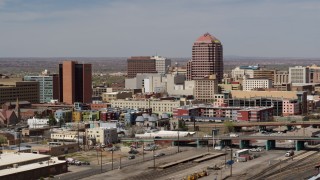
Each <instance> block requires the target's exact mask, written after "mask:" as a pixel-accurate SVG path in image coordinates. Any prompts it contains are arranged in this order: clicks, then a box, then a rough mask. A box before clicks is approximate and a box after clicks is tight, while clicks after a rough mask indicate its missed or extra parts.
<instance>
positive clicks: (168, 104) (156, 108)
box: [111, 99, 184, 113]
mask: <svg viewBox="0 0 320 180" xmlns="http://www.w3.org/2000/svg"><path fill="white" fill-rule="evenodd" d="M182 105H184V103H183V102H182V101H175V100H159V99H146V100H133V99H129V100H114V101H111V107H119V108H131V109H139V108H145V109H147V108H152V112H155V113H168V112H172V111H173V108H177V107H180V106H182Z"/></svg>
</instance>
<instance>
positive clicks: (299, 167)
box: [265, 153, 320, 180]
mask: <svg viewBox="0 0 320 180" xmlns="http://www.w3.org/2000/svg"><path fill="white" fill-rule="evenodd" d="M315 154H318V155H317V156H316V157H314V156H312V155H314V154H312V155H310V156H308V157H305V158H304V159H303V161H299V162H297V163H295V164H291V165H288V166H286V167H285V168H282V169H280V170H278V171H276V172H274V173H272V174H269V175H268V176H267V177H266V176H265V177H266V178H265V179H272V180H273V179H279V180H280V179H284V178H285V177H286V176H288V175H294V174H299V173H301V172H305V171H306V170H309V169H313V168H314V166H316V165H318V164H319V161H320V156H319V153H315ZM311 158H312V159H311ZM306 159H311V161H312V162H307V164H306V163H304V160H306Z"/></svg>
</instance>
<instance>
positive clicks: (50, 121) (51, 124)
mask: <svg viewBox="0 0 320 180" xmlns="http://www.w3.org/2000/svg"><path fill="white" fill-rule="evenodd" d="M56 124H57V120H56V118H55V117H54V116H53V114H50V115H49V125H50V126H54V125H56Z"/></svg>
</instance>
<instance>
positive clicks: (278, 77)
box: [273, 71, 289, 85]
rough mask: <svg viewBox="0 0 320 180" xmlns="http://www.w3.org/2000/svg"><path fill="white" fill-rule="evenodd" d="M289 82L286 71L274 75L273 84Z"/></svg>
mask: <svg viewBox="0 0 320 180" xmlns="http://www.w3.org/2000/svg"><path fill="white" fill-rule="evenodd" d="M288 82H289V72H288V71H277V72H276V73H275V74H274V79H273V84H274V85H278V84H287V83H288Z"/></svg>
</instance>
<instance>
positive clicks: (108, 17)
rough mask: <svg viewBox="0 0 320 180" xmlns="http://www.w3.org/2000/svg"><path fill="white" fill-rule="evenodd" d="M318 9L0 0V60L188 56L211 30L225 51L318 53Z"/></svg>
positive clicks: (236, 2) (223, 2)
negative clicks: (200, 38) (193, 45)
mask: <svg viewBox="0 0 320 180" xmlns="http://www.w3.org/2000/svg"><path fill="white" fill-rule="evenodd" d="M319 9H320V2H317V1H315V0H307V1H303V2H302V1H297V0H294V1H282V2H278V1H275V0H271V1H265V0H263V1H259V2H258V1H257V2H256V1H250V0H214V1H207V0H204V1H201V2H199V1H196V0H188V1H184V2H183V3H182V2H181V1H178V0H172V1H167V0H165V1H161V2H155V1H146V0H136V1H127V0H122V1H107V2H106V1H102V0H93V1H86V0H81V1H73V0H71V1H67V2H66V1H62V0H55V1H53V0H46V1H39V0H30V1H23V0H12V1H8V0H0V26H1V27H2V28H1V29H0V33H1V35H2V41H1V42H0V57H130V56H138V55H155V54H159V55H163V56H165V57H191V51H190V50H191V48H190V47H191V45H192V43H193V41H195V40H196V38H197V36H198V35H199V34H204V33H206V32H210V33H212V34H214V35H216V36H217V37H219V39H220V40H221V41H223V43H224V47H225V48H224V51H225V55H226V56H244V57H306V58H317V57H320V53H319V52H318V48H319V45H318V44H317V39H319V33H318V31H319V29H320V25H319V24H317V23H316V22H318V20H319V17H320V11H319ZM151 39H152V41H151ZM137 43H138V44H139V46H136V44H137Z"/></svg>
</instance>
